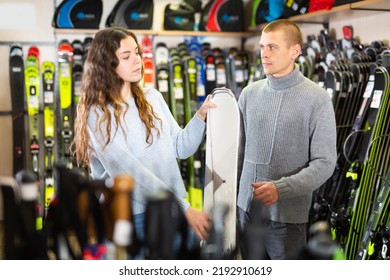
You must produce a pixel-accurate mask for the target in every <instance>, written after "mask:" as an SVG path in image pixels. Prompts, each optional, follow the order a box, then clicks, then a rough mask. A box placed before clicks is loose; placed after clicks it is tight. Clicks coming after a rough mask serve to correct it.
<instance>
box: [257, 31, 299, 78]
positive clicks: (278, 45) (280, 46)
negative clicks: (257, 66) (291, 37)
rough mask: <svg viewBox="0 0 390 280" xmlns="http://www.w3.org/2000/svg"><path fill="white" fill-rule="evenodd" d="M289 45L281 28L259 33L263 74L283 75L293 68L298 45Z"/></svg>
mask: <svg viewBox="0 0 390 280" xmlns="http://www.w3.org/2000/svg"><path fill="white" fill-rule="evenodd" d="M289 45H290V44H289V43H288V42H287V41H286V36H285V35H284V32H283V31H282V30H278V31H270V32H266V33H262V34H261V38H260V43H259V46H260V53H261V60H262V64H263V68H264V72H265V74H267V75H272V76H274V77H283V76H285V75H287V74H288V73H290V72H291V71H292V70H293V69H294V63H295V59H296V58H297V57H298V55H299V53H300V51H299V53H298V55H297V54H296V52H297V48H298V47H299V45H292V46H289Z"/></svg>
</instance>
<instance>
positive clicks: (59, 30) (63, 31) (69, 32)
mask: <svg viewBox="0 0 390 280" xmlns="http://www.w3.org/2000/svg"><path fill="white" fill-rule="evenodd" d="M98 31H99V29H63V28H57V29H55V30H54V32H55V34H57V35H94V34H96V33H97V32H98ZM131 31H132V32H134V34H136V35H150V36H175V37H176V36H185V37H195V36H197V37H236V38H249V37H251V36H253V35H254V34H255V32H252V31H249V32H211V31H182V30H181V31H177V30H141V29H132V30H131Z"/></svg>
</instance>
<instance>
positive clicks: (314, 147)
mask: <svg viewBox="0 0 390 280" xmlns="http://www.w3.org/2000/svg"><path fill="white" fill-rule="evenodd" d="M335 123H336V122H335V115H334V110H333V107H332V104H331V102H325V105H324V106H323V107H322V108H319V109H318V110H314V112H313V115H312V117H311V122H310V135H311V139H310V142H311V145H310V161H309V163H308V166H307V167H305V168H303V169H302V170H300V171H299V172H298V173H296V174H294V175H291V176H286V177H282V178H281V179H279V180H277V181H274V183H275V184H276V186H277V188H278V191H279V196H280V198H281V199H283V198H290V197H294V196H298V195H301V194H304V193H307V192H312V191H314V190H315V189H317V188H319V187H320V186H321V185H322V184H323V183H325V182H326V180H328V179H329V178H330V177H331V176H332V174H333V172H334V168H335V164H336V160H337V152H336V124H335Z"/></svg>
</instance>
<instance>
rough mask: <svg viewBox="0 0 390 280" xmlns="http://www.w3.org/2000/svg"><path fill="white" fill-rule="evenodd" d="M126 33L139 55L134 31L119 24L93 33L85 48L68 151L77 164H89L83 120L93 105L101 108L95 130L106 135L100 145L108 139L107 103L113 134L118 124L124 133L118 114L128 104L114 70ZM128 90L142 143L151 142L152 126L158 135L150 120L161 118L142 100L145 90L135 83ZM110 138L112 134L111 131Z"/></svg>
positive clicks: (86, 126) (119, 114)
mask: <svg viewBox="0 0 390 280" xmlns="http://www.w3.org/2000/svg"><path fill="white" fill-rule="evenodd" d="M129 36H131V37H132V38H133V39H134V41H135V42H136V44H137V46H138V49H139V52H140V55H141V58H142V51H141V47H140V46H139V44H138V40H137V37H136V36H135V34H134V33H132V32H131V31H129V30H127V29H125V28H122V27H110V28H106V29H103V30H101V31H99V32H97V33H96V35H95V37H94V39H93V40H92V43H91V46H90V48H89V49H88V54H87V59H86V62H85V69H84V74H83V82H82V87H81V91H80V99H79V102H78V104H77V114H76V116H77V117H76V119H75V123H74V138H73V141H72V145H71V151H72V154H73V156H74V157H75V159H76V163H77V164H78V165H81V166H89V164H90V155H91V152H93V148H92V146H91V144H90V137H89V134H88V125H87V122H88V117H89V114H90V113H91V109H92V108H93V107H95V110H96V108H97V107H99V108H101V109H102V110H103V116H102V117H101V118H100V119H99V121H98V129H99V132H100V133H102V132H103V130H105V133H102V134H103V135H104V134H105V135H106V138H105V142H104V148H105V147H106V146H107V145H108V144H109V143H110V141H111V135H110V131H111V118H112V116H111V114H110V111H109V110H108V109H107V105H108V104H110V105H111V106H112V107H113V108H114V114H113V117H114V118H115V122H116V130H115V133H116V132H117V131H118V127H121V129H122V131H123V132H124V133H125V131H124V128H123V126H122V123H121V121H120V117H121V115H122V114H125V113H126V112H127V111H128V109H129V106H128V104H127V103H126V102H125V100H124V99H123V97H122V95H121V89H122V86H123V85H124V81H123V80H122V79H121V78H120V77H119V75H118V74H117V73H116V68H117V66H118V65H119V60H118V58H117V56H116V53H115V52H116V51H117V50H118V49H119V47H120V43H121V41H122V40H123V39H125V38H127V37H129ZM130 89H131V93H132V96H133V98H134V101H135V104H136V106H137V108H138V110H139V116H140V118H141V120H142V122H143V123H144V124H145V126H146V132H147V133H146V142H147V143H149V144H151V143H152V142H153V135H152V129H156V130H157V137H158V136H159V135H160V131H159V129H158V128H157V127H156V125H155V123H154V120H155V119H156V120H159V121H160V122H161V120H160V119H159V118H158V116H157V115H156V113H155V112H154V110H153V108H152V106H151V105H150V104H149V103H148V101H147V100H146V97H145V93H144V91H143V89H142V88H141V86H140V85H139V83H138V82H134V83H131V85H130ZM123 104H125V109H123ZM104 124H105V125H104ZM112 137H115V134H114V136H112Z"/></svg>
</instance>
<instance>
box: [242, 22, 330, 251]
mask: <svg viewBox="0 0 390 280" xmlns="http://www.w3.org/2000/svg"><path fill="white" fill-rule="evenodd" d="M259 45H260V51H261V59H262V64H263V68H264V72H265V74H266V78H265V79H262V80H260V81H257V82H254V83H252V84H250V85H248V86H247V87H246V88H245V89H244V90H243V91H242V93H241V95H240V98H239V101H238V103H239V108H240V113H241V118H242V119H241V135H240V151H239V169H238V170H239V174H238V175H239V180H240V182H239V193H238V200H237V206H238V209H237V215H238V220H239V222H240V227H241V230H243V229H245V227H246V225H247V224H249V223H251V222H255V221H252V220H251V217H252V215H251V213H250V206H251V204H252V200H253V199H255V200H256V201H257V202H260V203H261V205H262V207H261V218H262V220H263V221H262V222H264V223H265V227H266V231H265V235H264V236H259V238H263V240H262V243H263V246H264V251H265V252H266V253H267V255H268V256H269V258H271V259H294V258H296V257H297V256H298V254H299V253H300V252H301V251H302V250H303V249H304V247H305V245H306V227H307V222H308V216H309V211H310V206H311V199H312V193H313V191H314V190H315V189H317V188H319V187H320V186H321V185H322V184H323V183H324V182H325V181H326V180H327V179H328V178H329V177H330V176H331V175H332V173H333V171H334V168H335V164H336V124H335V116H334V110H333V106H332V103H331V100H330V98H329V96H328V94H327V93H326V91H325V90H324V89H322V88H320V87H319V86H318V85H317V84H316V83H314V82H312V81H310V80H309V79H307V78H306V77H304V76H303V75H302V74H301V73H300V71H299V69H298V67H297V65H295V60H296V58H297V57H298V56H299V55H300V53H301V48H302V33H301V31H300V29H299V27H298V26H297V25H296V24H295V23H293V22H291V21H289V20H286V19H281V20H277V21H274V22H271V23H269V24H268V25H267V26H266V27H265V28H264V29H263V31H262V34H261V39H260V44H259ZM257 222H259V221H257ZM240 245H241V254H242V257H243V258H244V259H245V258H247V256H246V248H248V246H251V244H245V240H240Z"/></svg>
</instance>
